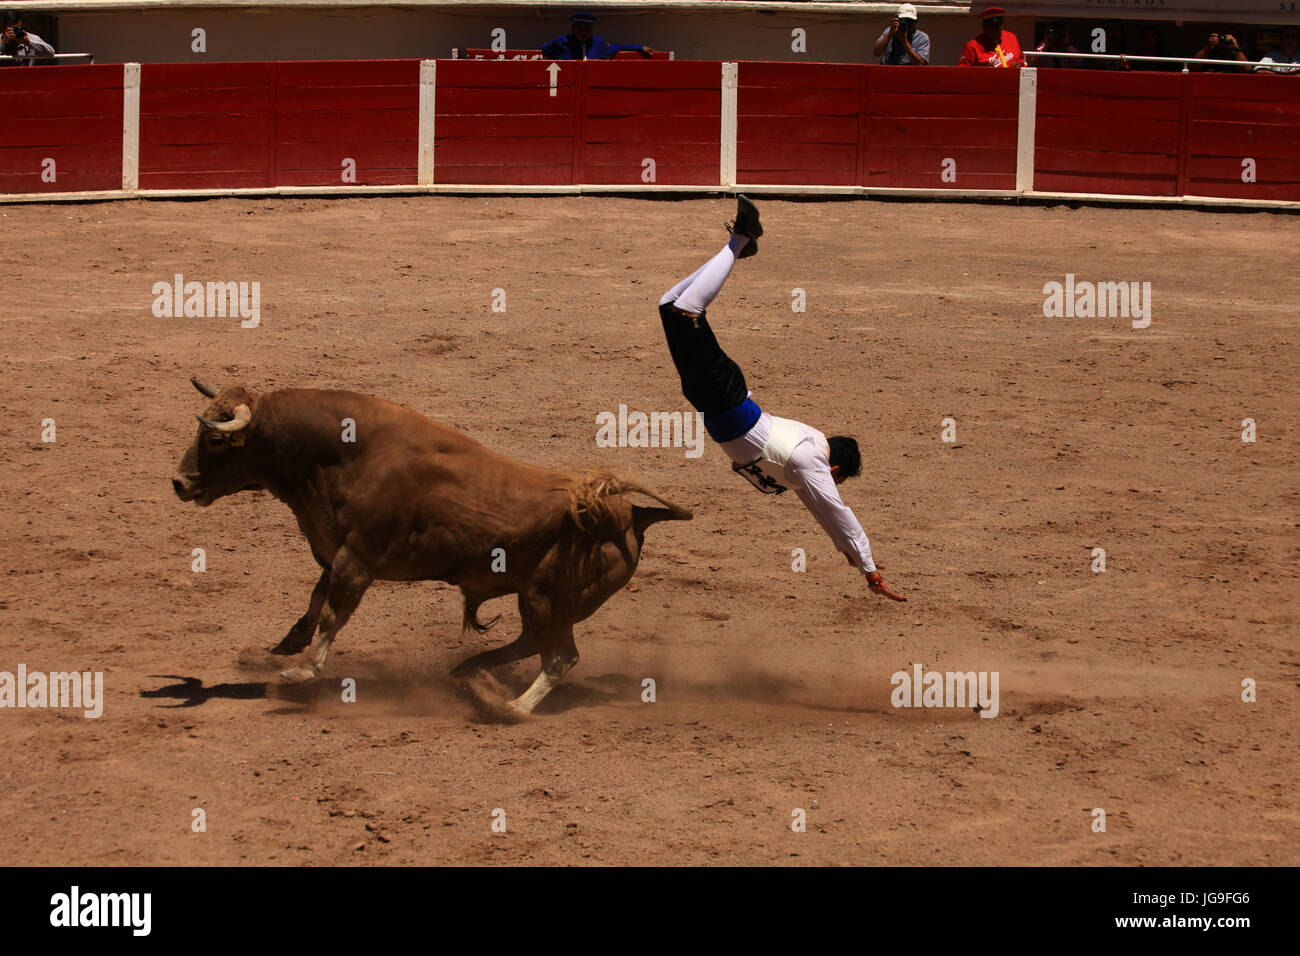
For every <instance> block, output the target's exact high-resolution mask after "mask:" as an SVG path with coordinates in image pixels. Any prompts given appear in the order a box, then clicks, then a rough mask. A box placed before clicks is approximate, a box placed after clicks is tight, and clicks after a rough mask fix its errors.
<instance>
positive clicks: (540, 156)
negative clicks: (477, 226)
mask: <svg viewBox="0 0 1300 956" xmlns="http://www.w3.org/2000/svg"><path fill="white" fill-rule="evenodd" d="M435 159H436V163H437V166H436V167H435V168H438V167H441V165H442V164H443V163H444V162H445V163H447V164H449V165H452V166H509V165H510V164H511V163H518V164H519V165H521V166H559V165H560V164H561V163H566V162H568V163H571V162H573V140H571V139H535V140H518V139H501V140H492V139H470V140H446V141H443V140H439V141H438V143H437V146H436V152H435ZM437 175H438V179H439V182H447V181H448V180H446V179H445V178H443V177H442V175H441V174H437ZM570 180H571V177H566V178H565V179H564V180H563V182H569V181H570Z"/></svg>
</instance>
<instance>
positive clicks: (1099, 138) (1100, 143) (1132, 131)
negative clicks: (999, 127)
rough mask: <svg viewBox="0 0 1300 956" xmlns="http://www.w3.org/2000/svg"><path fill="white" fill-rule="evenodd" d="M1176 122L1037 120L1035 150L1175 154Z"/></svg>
mask: <svg viewBox="0 0 1300 956" xmlns="http://www.w3.org/2000/svg"><path fill="white" fill-rule="evenodd" d="M1178 129H1179V126H1178V122H1177V120H1172V121H1170V120H1165V121H1143V120H1134V119H1111V120H1109V121H1107V122H1106V123H1104V124H1102V123H1088V122H1086V121H1081V120H1079V119H1077V118H1073V117H1072V118H1069V119H1067V120H1063V119H1061V118H1060V117H1043V116H1040V117H1039V118H1038V123H1037V126H1036V129H1035V135H1034V142H1035V146H1036V148H1037V149H1091V150H1106V151H1109V152H1119V153H1167V154H1168V155H1171V156H1176V155H1177V154H1178Z"/></svg>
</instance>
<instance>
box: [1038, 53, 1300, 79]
mask: <svg viewBox="0 0 1300 956" xmlns="http://www.w3.org/2000/svg"><path fill="white" fill-rule="evenodd" d="M1024 54H1025V56H1057V57H1061V58H1062V59H1066V60H1113V61H1116V62H1124V61H1128V62H1130V63H1181V64H1182V65H1183V72H1184V73H1190V72H1191V71H1190V70H1189V69H1188V64H1190V63H1218V64H1224V65H1227V66H1237V67H1241V66H1248V67H1256V66H1268V67H1274V68H1275V69H1277V71H1278V72H1279V73H1291V72H1297V71H1300V65H1297V64H1288V63H1274V62H1272V61H1271V60H1220V59H1217V58H1205V57H1195V56H1132V55H1130V54H1127V53H1055V52H1053V51H1051V50H1025V51H1024Z"/></svg>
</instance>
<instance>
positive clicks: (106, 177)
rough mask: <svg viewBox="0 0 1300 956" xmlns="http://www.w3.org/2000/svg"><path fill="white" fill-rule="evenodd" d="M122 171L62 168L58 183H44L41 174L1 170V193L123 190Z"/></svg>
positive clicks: (119, 169)
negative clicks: (33, 174) (65, 169)
mask: <svg viewBox="0 0 1300 956" xmlns="http://www.w3.org/2000/svg"><path fill="white" fill-rule="evenodd" d="M121 188H122V170H121V167H120V166H119V168H118V169H117V171H116V172H114V171H113V170H85V171H74V170H67V171H64V170H63V169H62V168H61V167H60V169H59V172H58V180H57V181H56V182H52V183H47V182H42V181H41V177H40V174H39V173H38V174H37V175H35V176H32V175H29V174H14V173H6V172H4V171H3V170H0V193H71V192H84V191H90V190H99V189H121Z"/></svg>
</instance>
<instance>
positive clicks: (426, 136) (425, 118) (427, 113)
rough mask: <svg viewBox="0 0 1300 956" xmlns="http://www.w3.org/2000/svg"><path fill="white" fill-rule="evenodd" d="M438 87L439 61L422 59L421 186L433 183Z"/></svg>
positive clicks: (418, 169) (418, 178)
mask: <svg viewBox="0 0 1300 956" xmlns="http://www.w3.org/2000/svg"><path fill="white" fill-rule="evenodd" d="M437 89H438V61H437V60H421V61H420V133H419V157H418V159H417V160H416V174H415V181H416V183H417V184H418V185H420V186H432V185H433V119H434V105H435V101H434V94H435V93H436V92H437Z"/></svg>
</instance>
